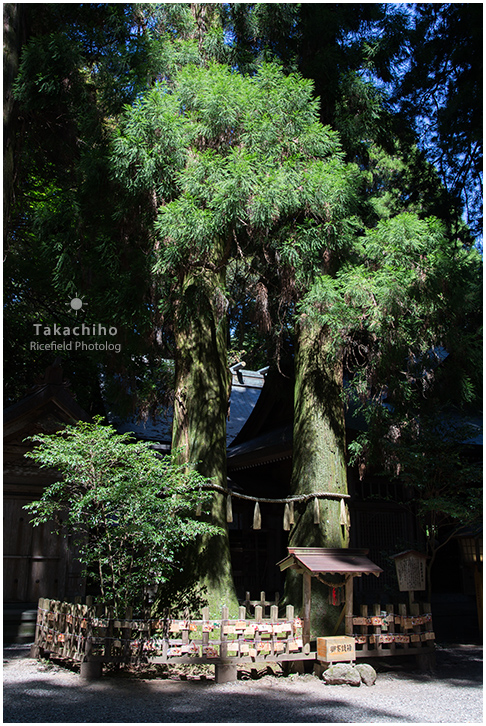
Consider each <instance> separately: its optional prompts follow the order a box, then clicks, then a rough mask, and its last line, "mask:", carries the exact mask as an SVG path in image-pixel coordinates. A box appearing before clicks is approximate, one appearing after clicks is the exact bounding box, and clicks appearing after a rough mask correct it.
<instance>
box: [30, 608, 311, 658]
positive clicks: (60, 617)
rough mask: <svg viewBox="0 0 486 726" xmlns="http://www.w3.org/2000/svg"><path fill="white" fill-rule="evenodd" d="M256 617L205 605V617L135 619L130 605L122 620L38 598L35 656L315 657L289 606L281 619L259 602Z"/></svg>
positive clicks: (99, 611) (100, 611)
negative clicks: (216, 613)
mask: <svg viewBox="0 0 486 726" xmlns="http://www.w3.org/2000/svg"><path fill="white" fill-rule="evenodd" d="M254 609H255V617H254V618H253V619H250V618H249V617H248V613H247V609H246V607H245V606H242V607H240V608H239V615H238V618H237V619H234V618H233V619H230V618H229V614H228V608H223V609H222V612H221V617H220V618H218V619H213V618H210V617H209V611H208V609H207V608H204V609H203V617H202V619H201V620H193V619H186V620H180V619H172V620H158V619H153V618H147V619H136V618H133V615H132V611H131V610H130V609H129V610H128V611H127V612H126V613H125V617H124V618H123V619H119V618H115V617H114V616H113V613H112V610H111V609H110V608H109V607H105V606H103V605H92V604H91V603H90V602H89V600H88V604H86V605H82V604H79V603H77V604H72V603H65V602H59V601H55V600H47V599H44V598H41V599H40V601H39V607H38V614H37V624H36V635H35V642H34V650H33V654H34V655H40V654H50V655H52V656H54V657H60V658H68V659H71V660H75V661H79V662H84V661H91V662H96V661H98V662H101V663H138V662H141V661H144V662H150V663H186V664H187V663H189V664H200V663H214V664H216V663H218V664H223V665H232V664H236V663H254V662H257V663H258V662H262V661H266V660H271V661H275V660H278V661H294V660H307V659H310V660H313V659H314V658H315V653H311V652H310V646H309V644H306V645H304V643H303V639H302V621H301V620H300V618H296V617H294V609H293V607H292V606H290V605H289V606H287V609H286V616H285V618H284V619H279V617H278V608H277V607H276V606H275V605H273V606H271V607H270V617H269V618H264V617H263V607H262V606H261V605H256V606H255V608H254Z"/></svg>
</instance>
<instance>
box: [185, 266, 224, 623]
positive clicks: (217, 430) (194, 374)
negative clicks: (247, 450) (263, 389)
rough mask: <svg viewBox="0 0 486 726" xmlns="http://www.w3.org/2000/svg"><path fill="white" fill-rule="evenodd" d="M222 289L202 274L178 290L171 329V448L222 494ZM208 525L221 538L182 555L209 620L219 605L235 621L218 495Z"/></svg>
mask: <svg viewBox="0 0 486 726" xmlns="http://www.w3.org/2000/svg"><path fill="white" fill-rule="evenodd" d="M223 285H224V269H223V271H222V272H217V271H216V272H213V271H208V270H206V272H205V273H204V276H203V279H201V277H198V278H194V277H188V278H187V279H186V281H185V284H184V290H183V301H182V304H181V308H180V309H181V310H184V311H185V312H184V314H183V315H182V314H181V315H180V316H178V320H177V329H176V349H177V352H176V356H177V357H176V395H175V402H174V424H173V434H172V447H173V450H179V451H180V456H181V460H182V461H186V462H191V463H194V464H196V466H197V470H198V471H199V472H200V473H201V474H203V475H204V476H206V477H210V478H211V480H212V482H213V484H216V485H218V486H220V487H223V488H225V489H226V488H227V479H226V416H227V410H228V397H229V392H230V373H229V368H228V362H227V352H226V340H227V321H226V309H225V301H224V296H223V294H222V290H223ZM188 311H192V312H190V313H188ZM209 521H210V522H212V523H213V524H215V525H218V526H220V527H222V528H223V529H224V534H223V535H221V536H215V537H211V538H206V539H205V540H204V541H203V542H202V543H201V544H200V547H199V549H198V550H197V551H193V550H191V551H188V553H187V554H188V557H189V558H190V560H191V561H190V562H189V563H188V566H189V568H190V569H191V571H192V572H193V573H197V576H198V579H199V582H200V583H201V584H202V585H204V586H206V589H207V593H206V597H207V599H208V601H209V607H210V612H211V616H212V617H220V615H221V607H222V606H223V605H227V606H228V607H229V608H230V612H231V613H233V614H234V615H236V614H237V606H238V601H237V598H236V593H235V589H234V584H233V575H232V568H231V556H230V548H229V537H228V530H227V524H226V497H225V495H224V494H220V493H216V492H215V493H214V494H213V497H212V506H211V515H210V517H209Z"/></svg>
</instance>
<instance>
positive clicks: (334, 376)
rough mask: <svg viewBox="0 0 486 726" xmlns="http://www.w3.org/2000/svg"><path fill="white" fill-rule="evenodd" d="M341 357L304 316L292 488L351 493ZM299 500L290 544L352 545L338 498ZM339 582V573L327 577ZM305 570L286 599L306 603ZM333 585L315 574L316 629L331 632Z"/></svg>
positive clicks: (289, 581) (289, 585) (335, 613)
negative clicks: (316, 516) (325, 582)
mask: <svg viewBox="0 0 486 726" xmlns="http://www.w3.org/2000/svg"><path fill="white" fill-rule="evenodd" d="M342 389H343V378H342V361H341V358H340V356H339V355H338V354H337V352H335V351H333V349H332V347H331V343H330V342H329V341H328V340H327V339H326V333H325V330H323V329H322V327H321V326H319V325H318V324H317V323H314V322H311V321H310V320H309V319H307V318H305V317H303V318H302V319H301V320H300V323H299V329H298V346H297V352H296V357H295V395H294V444H293V466H292V483H291V493H292V494H293V495H299V494H310V493H312V492H336V493H341V494H347V476H346V434H345V422H344V406H343V401H342ZM317 501H318V505H317V506H318V508H319V517H318V518H319V523H315V515H316V513H315V506H316V505H315V502H314V500H310V501H307V503H301V504H298V505H296V509H295V525H294V526H293V528H292V530H291V532H290V538H289V546H290V547H292V546H293V547H340V548H341V547H348V544H349V527H348V526H347V525H345V524H341V516H340V515H341V503H340V500H339V499H336V500H335V499H318V500H317ZM323 577H324V579H325V580H326V581H328V582H336V583H340V582H341V579H342V578H340V577H337V576H331V575H329V576H326V575H324V576H323ZM302 585H303V583H302V575H299V574H296V573H295V572H294V571H292V570H289V571H288V573H287V577H286V586H285V592H286V600H287V601H288V602H291V603H292V604H294V605H296V606H299V607H300V606H301V604H302ZM329 595H330V590H329V588H328V587H327V586H325V585H323V584H321V583H319V582H318V581H317V580H316V579H315V578H313V579H312V615H311V632H312V634H313V635H330V634H331V633H332V631H333V630H334V626H335V623H336V621H337V619H338V618H339V615H340V612H341V609H342V607H343V606H342V605H340V606H334V605H332V604H329Z"/></svg>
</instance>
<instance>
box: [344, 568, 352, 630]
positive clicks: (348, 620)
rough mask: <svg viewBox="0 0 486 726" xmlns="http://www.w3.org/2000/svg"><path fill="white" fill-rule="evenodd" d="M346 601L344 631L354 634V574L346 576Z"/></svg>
mask: <svg viewBox="0 0 486 726" xmlns="http://www.w3.org/2000/svg"><path fill="white" fill-rule="evenodd" d="M345 592H346V603H345V606H344V607H345V613H344V632H345V634H346V635H352V634H353V575H348V576H347V577H346V590H345Z"/></svg>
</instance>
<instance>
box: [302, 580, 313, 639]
mask: <svg viewBox="0 0 486 726" xmlns="http://www.w3.org/2000/svg"><path fill="white" fill-rule="evenodd" d="M303 584H304V587H303V601H302V605H303V616H304V622H303V630H302V640H303V642H304V645H306V644H307V643H310V616H311V592H312V578H311V574H310V572H308V571H306V572H304V583H303Z"/></svg>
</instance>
